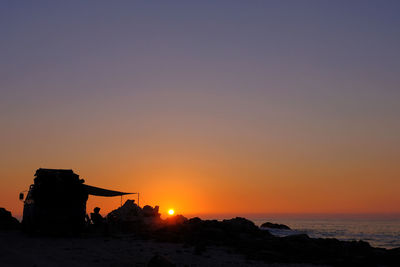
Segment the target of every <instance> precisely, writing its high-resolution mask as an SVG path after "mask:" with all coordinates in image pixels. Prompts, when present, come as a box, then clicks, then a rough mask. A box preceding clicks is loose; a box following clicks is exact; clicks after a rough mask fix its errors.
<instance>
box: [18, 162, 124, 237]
mask: <svg viewBox="0 0 400 267" xmlns="http://www.w3.org/2000/svg"><path fill="white" fill-rule="evenodd" d="M84 182H85V180H83V179H80V178H79V175H77V174H75V173H74V172H73V171H72V170H63V169H42V168H41V169H38V170H37V171H36V173H35V178H34V183H33V184H32V185H31V186H30V187H29V190H28V193H27V195H26V198H25V200H24V194H23V193H21V194H20V199H21V200H23V201H24V211H23V217H22V228H23V230H24V231H26V232H41V233H77V232H81V231H82V230H83V229H84V228H85V225H86V224H87V223H88V222H86V202H87V200H88V197H89V195H95V196H105V197H112V196H122V195H126V194H130V193H124V192H119V191H112V190H107V189H102V188H98V187H94V186H90V185H86V184H84Z"/></svg>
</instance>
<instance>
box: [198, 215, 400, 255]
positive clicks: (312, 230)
mask: <svg viewBox="0 0 400 267" xmlns="http://www.w3.org/2000/svg"><path fill="white" fill-rule="evenodd" d="M206 217H208V218H204V219H210V218H211V216H206ZM232 217H234V216H230V218H232ZM241 217H245V218H247V219H249V220H251V221H253V222H254V223H255V224H256V225H257V226H261V225H262V224H263V223H265V222H272V223H279V224H285V225H287V226H289V227H290V228H291V229H292V230H279V229H267V230H268V231H270V232H271V233H272V234H273V235H277V236H287V235H294V234H307V235H308V236H310V237H313V238H336V239H339V240H343V241H358V240H363V241H366V242H368V243H369V244H370V245H371V246H373V247H381V248H387V249H392V248H398V247H400V216H398V215H396V216H389V218H384V217H383V218H382V217H381V218H380V217H376V216H348V215H347V216H338V217H334V216H323V215H318V216H297V217H296V216H286V215H285V216H279V215H274V216H262V215H256V216H252V215H246V216H241ZM227 218H229V217H228V216H218V218H217V219H227Z"/></svg>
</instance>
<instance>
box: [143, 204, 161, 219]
mask: <svg viewBox="0 0 400 267" xmlns="http://www.w3.org/2000/svg"><path fill="white" fill-rule="evenodd" d="M158 210H159V207H158V206H155V207H154V208H153V207H151V206H149V205H146V206H144V207H143V209H142V213H143V216H145V217H157V216H158V217H159V216H160V213H158Z"/></svg>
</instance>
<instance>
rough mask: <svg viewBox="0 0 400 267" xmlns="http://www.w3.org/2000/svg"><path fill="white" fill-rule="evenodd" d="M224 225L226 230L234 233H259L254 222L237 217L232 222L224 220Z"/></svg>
mask: <svg viewBox="0 0 400 267" xmlns="http://www.w3.org/2000/svg"><path fill="white" fill-rule="evenodd" d="M222 225H223V226H224V228H226V229H228V230H230V231H233V232H241V233H248V232H257V231H258V230H259V229H258V227H257V226H256V225H255V224H254V223H253V222H252V221H250V220H247V219H245V218H242V217H236V218H233V219H230V220H223V221H222Z"/></svg>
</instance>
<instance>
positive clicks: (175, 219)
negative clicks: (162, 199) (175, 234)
mask: <svg viewBox="0 0 400 267" xmlns="http://www.w3.org/2000/svg"><path fill="white" fill-rule="evenodd" d="M187 220H188V219H187V218H186V217H185V216H183V215H175V216H171V217H168V218H166V219H165V220H164V221H165V223H166V224H169V225H179V224H183V223H185V222H186V221H187Z"/></svg>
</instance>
